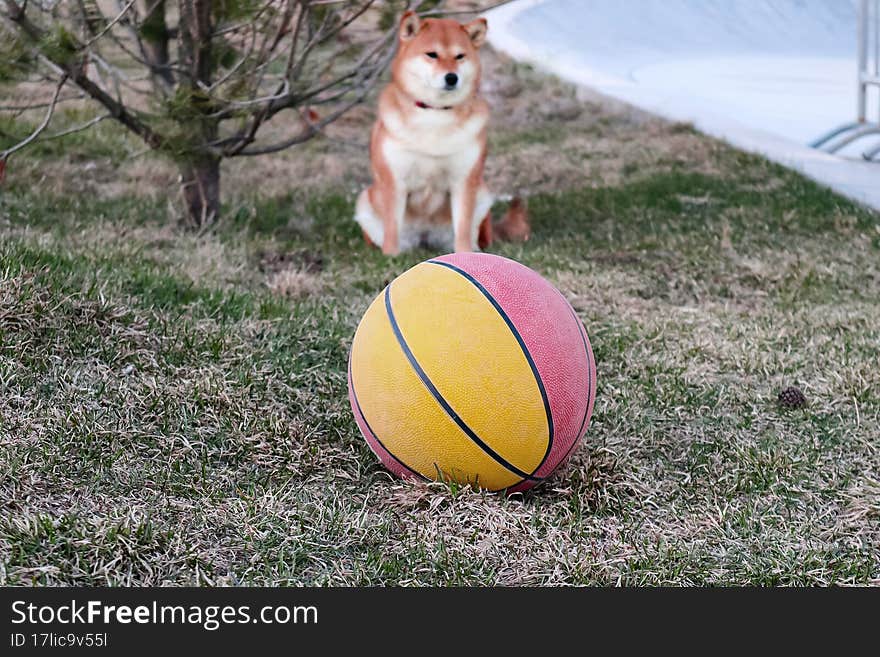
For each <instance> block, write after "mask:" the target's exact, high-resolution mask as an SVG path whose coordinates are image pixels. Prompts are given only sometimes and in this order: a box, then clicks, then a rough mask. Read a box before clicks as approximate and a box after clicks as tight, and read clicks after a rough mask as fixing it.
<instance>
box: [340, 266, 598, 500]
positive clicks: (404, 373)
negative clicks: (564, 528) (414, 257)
mask: <svg viewBox="0 0 880 657" xmlns="http://www.w3.org/2000/svg"><path fill="white" fill-rule="evenodd" d="M348 390H349V398H350V400H351V405H352V409H353V410H354V415H355V419H356V421H357V424H358V426H359V427H360V430H361V432H362V433H363V435H364V437H365V438H366V440H367V443H368V444H369V446H370V448H371V449H372V450H373V452H375V453H376V455H377V456H378V457H379V459H380V460H381V461H382V463H384V464H385V466H386V467H387V468H388V469H389V470H391V471H392V472H393V473H395V474H397V475H399V476H401V477H405V478H417V479H425V480H440V479H443V480H447V481H457V482H459V483H470V484H474V485H476V486H479V487H481V488H486V489H489V490H493V491H507V492H516V491H522V490H525V489H528V488H531V487H532V486H534V485H535V484H537V483H539V482H540V481H542V480H544V479H546V478H547V477H548V476H549V475H550V473H552V472H553V471H554V470H555V469H556V468H557V467H559V466H560V465H561V464H562V463H564V462H565V461H566V460H567V459H568V458H569V456H571V454H572V453H573V452H574V450H575V448H576V447H577V445H578V443H579V442H580V440H581V438H582V437H583V435H584V433H585V431H586V429H587V426H588V424H589V422H590V415H591V413H592V410H593V401H594V397H595V393H596V366H595V363H594V360H593V352H592V350H591V349H590V340H589V338H588V337H587V333H586V331H585V330H584V327H583V324H582V323H581V321H580V319H578V317H577V315H576V314H575V312H574V310H573V309H572V307H571V305H569V303H568V301H566V299H565V297H563V296H562V294H561V293H560V292H559V291H558V290H557V289H556V288H554V287H553V286H552V285H551V284H550V283H548V282H547V281H546V280H544V279H543V278H542V277H541V276H539V275H538V274H537V273H535V272H534V271H532V270H531V269H529V268H528V267H525V266H524V265H521V264H519V263H517V262H514V261H512V260H508V259H507V258H502V257H500V256H495V255H489V254H485V253H461V254H453V255H445V256H441V257H438V258H433V259H431V260H428V261H426V262H423V263H421V264H418V265H416V266H415V267H413V268H412V269H410V270H408V271H406V272H404V273H403V274H401V275H400V276H399V277H397V278H396V279H395V280H394V281H392V282H391V283H390V284H389V285H388V286H387V287H386V288H385V290H384V291H383V292H382V293H381V294H380V295H379V296H378V297H377V298H376V300H375V301H373V303H372V305H370V307H369V308H368V309H367V312H366V313H365V314H364V317H363V319H362V320H361V323H360V325H359V326H358V329H357V332H356V333H355V336H354V342H353V344H352V347H351V355H350V358H349V370H348Z"/></svg>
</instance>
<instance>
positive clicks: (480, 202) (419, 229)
mask: <svg viewBox="0 0 880 657" xmlns="http://www.w3.org/2000/svg"><path fill="white" fill-rule="evenodd" d="M486 30H487V24H486V20H485V19H484V18H478V19H476V20H474V21H471V22H469V23H466V24H462V23H459V22H458V21H454V20H448V19H430V18H429V19H424V20H422V19H420V18H419V17H418V16H417V15H416V14H415V13H414V12H412V11H408V12H406V13H405V14H404V15H403V17H402V18H401V21H400V27H399V33H398V51H397V54H396V56H395V58H394V61H393V63H392V66H391V77H392V79H391V83H390V84H389V85H388V86H387V87H385V89H384V90H383V91H382V93H381V95H380V97H379V112H378V119H377V121H376V123H375V125H374V126H373V132H372V136H371V139H370V160H371V165H372V174H373V184H372V185H371V186H370V187H368V188H367V189H365V190H364V191H362V192H361V194H360V196H359V197H358V201H357V207H356V210H355V221H357V222H358V223H359V224H360V226H361V228H362V229H363V232H364V237H365V239H366V240H367V242H368V243H370V244H374V245H376V246H380V247H381V248H382V251H383V253H386V254H389V255H393V254H396V253H399V252H401V251H405V250H407V249H411V248H413V247H415V246H420V245H422V246H431V247H436V248H442V249H445V250H452V249H453V248H454V250H455V251H473V250H475V249H477V248H485V247H486V246H488V245H489V244H490V243H491V241H492V232H493V227H492V219H491V215H490V212H489V210H490V208H491V206H492V202H493V197H492V194H491V193H490V192H489V190H488V188H487V187H486V184H485V182H484V181H483V165H484V162H485V160H486V127H487V123H488V120H489V106H488V105H487V103H486V101H485V100H483V99H482V98H481V97H480V95H479V87H480V75H481V67H480V58H479V52H478V51H479V49H480V47H481V46H482V45H483V44H484V43H485V41H486ZM496 228H497V229H499V230H498V232H499V234H500V235H503V236H504V237H505V238H507V239H528V236H529V227H528V221H527V219H526V215H525V209H524V207H523V206H522V203H521V202H520V201H519V200H518V199H515V200H514V202H513V203H512V204H511V209H510V211H509V212H508V215H507V217H506V218H505V219H504V220H503V221H502V222H501V224H500V225H499V226H496Z"/></svg>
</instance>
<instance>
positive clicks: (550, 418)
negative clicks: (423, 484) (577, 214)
mask: <svg viewBox="0 0 880 657" xmlns="http://www.w3.org/2000/svg"><path fill="white" fill-rule="evenodd" d="M428 262H429V263H431V264H432V265H440V266H441V267H446V268H447V269H451V270H452V271H454V272H457V273H459V274H461V275H462V276H464V277H465V278H466V279H467V280H468V281H469V282H470V283H471V284H472V285H473V286H474V287H475V288H477V289H478V290H479V291H480V292H481V293H482V294H483V296H484V297H486V299H488V301H489V303H491V304H492V307H493V308H494V309H495V311H496V312H497V313H498V314H499V315H501V319H503V320H504V323H505V324H507V328H509V329H510V332H511V333H513V337H514V338H516V342H517V344H519V348H520V349H521V350H522V352H523V355H524V356H525V357H526V361H528V363H529V367H530V368H531V370H532V374H533V375H534V376H535V382H536V383H537V384H538V390H539V391H540V393H541V401H543V402H544V412H545V413H546V414H547V450H546V451H545V452H544V457H543V458H542V459H541V462H540V463H538V465H537V467H536V468H535V469H534V470H532V472H531V473H530V475H529V477H531V475H533V474H535V473H536V472H537V471H538V470H540V469H541V466H542V465H544V462H545V461H546V460H547V457H548V456H550V450H551V449H553V413H552V412H551V410H550V400H549V399H548V398H547V390H545V389H544V382H543V381H542V380H541V375H540V373H538V366H537V365H535V361H534V359H533V358H532V354H530V353H529V348H528V347H526V343H525V340H523V339H522V336H521V335H520V334H519V331H517V330H516V326H514V325H513V322H512V321H511V319H510V317H508V316H507V313H506V312H504V308H502V307H501V304H500V303H498V301H496V299H495V297H493V296H492V294H491V293H490V292H489V290H487V289H486V288H485V287H483V284H482V283H480V281H478V280H477V279H476V278H474V277H473V276H471V275H470V274H469V273H467V272H466V271H465V270H464V269H459V268H458V267H456V266H455V265H452V264H449V263H448V262H443V261H441V260H428Z"/></svg>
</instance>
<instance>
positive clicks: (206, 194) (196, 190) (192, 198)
mask: <svg viewBox="0 0 880 657" xmlns="http://www.w3.org/2000/svg"><path fill="white" fill-rule="evenodd" d="M179 166H180V178H181V189H182V191H183V200H184V203H185V204H186V211H187V216H188V217H189V220H190V222H191V223H193V224H194V225H195V226H207V225H208V224H211V223H213V222H214V221H215V220H216V219H217V217H218V215H219V214H220V160H219V159H218V158H214V157H202V158H195V159H192V160H189V161H184V162H181V163H180V165H179Z"/></svg>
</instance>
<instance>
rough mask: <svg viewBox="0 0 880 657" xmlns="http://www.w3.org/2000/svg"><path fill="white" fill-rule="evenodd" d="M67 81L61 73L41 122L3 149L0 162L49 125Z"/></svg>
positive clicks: (37, 135)
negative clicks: (21, 138) (22, 138)
mask: <svg viewBox="0 0 880 657" xmlns="http://www.w3.org/2000/svg"><path fill="white" fill-rule="evenodd" d="M65 82H67V75H63V76H62V77H61V80H59V82H58V86H56V87H55V94H54V95H53V96H52V101H51V102H50V103H49V110H48V111H47V112H46V116H45V117H44V118H43V122H42V123H40V125H38V126H37V128H36V130H34V131H33V132H32V133H31V134H30V135H28V136H27V137H26V138H25V139H24V140H23V141H20V142H18V143H17V144H15V145H14V146H10V147H9V148H7V149H6V150H5V151H2V152H0V162H6V160H8V159H9V156H10V155H12V154H13V153H14V152H15V151H19V150H21V149H22V148H24V147H25V146H27V145H28V144H30V143H31V142H32V141H34V140H35V139H36V138H37V137H39V136H40V133H41V132H43V130H45V129H46V126H48V125H49V121H51V120H52V115H53V114H54V113H55V105H56V104H57V103H58V96H59V95H60V94H61V87H63V86H64V83H65Z"/></svg>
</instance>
